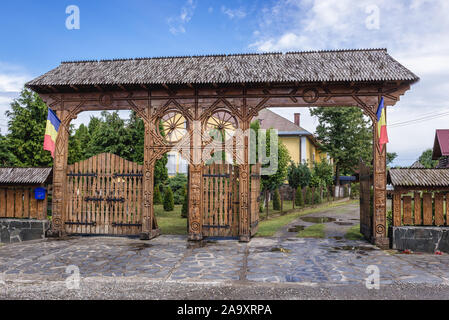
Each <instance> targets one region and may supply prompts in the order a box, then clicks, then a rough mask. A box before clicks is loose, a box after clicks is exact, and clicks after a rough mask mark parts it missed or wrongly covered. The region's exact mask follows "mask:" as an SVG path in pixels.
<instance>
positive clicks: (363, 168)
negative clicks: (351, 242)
mask: <svg viewBox="0 0 449 320" xmlns="http://www.w3.org/2000/svg"><path fill="white" fill-rule="evenodd" d="M360 232H361V233H362V234H363V235H364V236H365V238H366V239H368V240H371V238H372V236H373V210H372V202H371V169H370V168H369V167H368V166H367V165H366V164H365V163H364V162H363V161H360Z"/></svg>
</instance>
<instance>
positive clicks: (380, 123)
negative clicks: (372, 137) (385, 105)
mask: <svg viewBox="0 0 449 320" xmlns="http://www.w3.org/2000/svg"><path fill="white" fill-rule="evenodd" d="M386 125H387V121H386V119H385V109H383V110H382V114H381V116H380V119H379V121H378V122H377V132H378V134H379V137H380V132H381V129H382V126H386Z"/></svg>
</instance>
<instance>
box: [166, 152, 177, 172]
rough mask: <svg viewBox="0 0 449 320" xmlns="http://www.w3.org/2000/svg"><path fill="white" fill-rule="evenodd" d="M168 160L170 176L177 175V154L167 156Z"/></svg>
mask: <svg viewBox="0 0 449 320" xmlns="http://www.w3.org/2000/svg"><path fill="white" fill-rule="evenodd" d="M167 158H168V161H167V170H168V175H170V176H173V175H175V174H176V154H167Z"/></svg>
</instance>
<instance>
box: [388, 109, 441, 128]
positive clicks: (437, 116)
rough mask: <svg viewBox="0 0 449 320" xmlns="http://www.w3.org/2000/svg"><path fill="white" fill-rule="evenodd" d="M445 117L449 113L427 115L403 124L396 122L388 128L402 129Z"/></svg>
mask: <svg viewBox="0 0 449 320" xmlns="http://www.w3.org/2000/svg"><path fill="white" fill-rule="evenodd" d="M446 116H449V112H444V113H438V114H433V115H429V116H426V117H421V118H416V119H412V120H407V121H403V122H396V123H392V124H390V125H389V126H388V127H390V128H397V127H403V126H408V125H412V124H417V123H421V122H425V121H429V120H433V119H436V118H440V117H446Z"/></svg>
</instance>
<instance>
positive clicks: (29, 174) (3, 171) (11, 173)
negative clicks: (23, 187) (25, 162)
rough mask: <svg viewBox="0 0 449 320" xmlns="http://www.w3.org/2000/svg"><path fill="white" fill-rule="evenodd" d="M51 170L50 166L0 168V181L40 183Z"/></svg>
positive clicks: (7, 182)
mask: <svg viewBox="0 0 449 320" xmlns="http://www.w3.org/2000/svg"><path fill="white" fill-rule="evenodd" d="M51 172H52V168H0V183H3V184H42V183H45V182H46V181H47V179H48V178H49V177H50V174H51Z"/></svg>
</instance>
